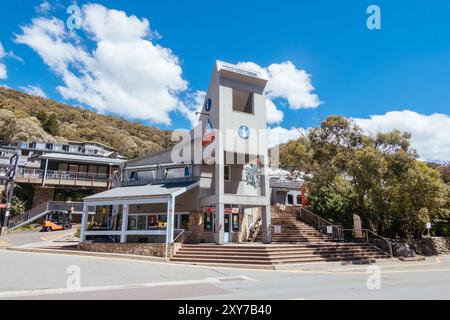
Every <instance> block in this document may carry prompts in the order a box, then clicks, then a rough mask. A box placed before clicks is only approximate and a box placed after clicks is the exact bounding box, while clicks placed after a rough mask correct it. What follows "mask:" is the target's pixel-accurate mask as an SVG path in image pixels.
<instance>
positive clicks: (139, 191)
mask: <svg viewBox="0 0 450 320" xmlns="http://www.w3.org/2000/svg"><path fill="white" fill-rule="evenodd" d="M198 186H199V183H198V182H195V183H192V182H189V183H167V184H154V185H145V186H137V187H136V186H135V187H120V188H115V189H111V190H108V191H105V192H101V193H98V194H95V195H93V196H90V197H86V198H84V201H85V202H86V203H89V204H91V203H95V202H96V201H109V200H111V201H118V200H139V199H151V198H162V197H168V196H173V197H176V196H179V195H181V194H183V193H185V192H187V191H189V190H192V189H194V188H196V187H198Z"/></svg>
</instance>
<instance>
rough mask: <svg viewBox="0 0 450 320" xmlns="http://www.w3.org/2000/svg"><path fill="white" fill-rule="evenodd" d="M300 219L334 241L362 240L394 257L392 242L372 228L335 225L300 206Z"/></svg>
mask: <svg viewBox="0 0 450 320" xmlns="http://www.w3.org/2000/svg"><path fill="white" fill-rule="evenodd" d="M300 219H301V220H303V221H305V222H306V223H308V224H310V225H312V226H313V227H315V228H316V229H317V230H318V231H319V232H320V233H322V234H323V235H325V236H327V237H328V238H329V239H330V240H334V241H351V242H363V243H366V244H368V245H369V246H371V247H373V248H375V249H377V250H379V251H381V252H383V253H385V254H387V255H388V256H390V257H391V258H393V257H394V252H393V245H392V242H391V241H390V240H389V239H387V238H384V237H382V236H380V235H378V234H376V233H375V232H373V231H372V230H368V229H344V228H342V227H339V226H336V225H335V224H333V223H331V222H330V221H328V220H325V219H323V218H322V217H319V216H318V215H316V214H314V213H312V212H311V211H309V210H307V209H305V208H301V209H300Z"/></svg>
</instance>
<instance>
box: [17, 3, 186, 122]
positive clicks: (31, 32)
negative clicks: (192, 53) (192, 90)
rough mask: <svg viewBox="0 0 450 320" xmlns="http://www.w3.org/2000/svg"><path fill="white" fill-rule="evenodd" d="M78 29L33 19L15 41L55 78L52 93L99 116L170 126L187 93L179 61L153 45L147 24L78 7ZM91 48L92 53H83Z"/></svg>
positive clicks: (110, 12) (115, 13) (94, 7)
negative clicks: (80, 20)
mask: <svg viewBox="0 0 450 320" xmlns="http://www.w3.org/2000/svg"><path fill="white" fill-rule="evenodd" d="M82 14H83V23H82V27H81V30H78V31H77V32H79V33H81V32H84V33H85V35H86V39H83V38H81V37H78V36H77V34H76V33H74V32H69V31H68V30H67V29H66V28H65V24H64V22H63V21H61V20H59V19H56V18H54V17H53V18H36V19H33V21H32V23H31V24H29V25H26V26H22V34H20V35H17V36H16V42H17V43H21V44H26V45H28V46H30V47H31V48H32V49H34V50H35V51H36V52H37V53H38V54H39V55H40V56H41V58H42V59H43V61H44V62H45V63H46V64H47V65H48V66H49V67H50V68H51V69H52V70H53V71H54V72H55V73H56V74H58V75H59V76H60V77H61V79H62V81H63V83H64V84H63V85H61V86H59V87H57V90H58V91H59V92H60V94H61V95H62V96H63V97H64V98H65V99H72V100H76V101H77V102H79V103H82V104H85V105H88V106H90V107H92V108H93V109H95V110H97V111H99V112H105V113H106V112H111V113H115V114H119V115H122V116H129V117H132V118H139V119H143V120H148V121H151V122H154V123H161V124H166V125H169V124H171V119H170V116H169V113H170V112H172V111H175V110H177V109H179V108H180V104H181V103H182V102H181V99H180V98H179V94H180V93H181V92H183V91H184V90H186V89H187V85H188V84H187V82H186V81H185V80H183V78H182V69H181V66H180V63H179V61H178V58H177V57H176V56H175V55H174V54H173V53H172V52H171V50H170V49H167V48H164V47H162V46H160V45H158V44H155V43H154V42H153V41H152V39H151V38H150V36H151V35H152V31H151V30H150V23H149V21H148V20H146V19H139V18H137V17H135V16H127V15H126V13H125V12H123V11H118V10H109V9H107V8H105V7H104V6H101V5H96V4H89V5H85V6H83V7H82ZM89 45H90V46H91V47H93V48H94V49H93V50H88V49H86V48H88V47H89Z"/></svg>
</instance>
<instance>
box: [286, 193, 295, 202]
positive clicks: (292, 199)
mask: <svg viewBox="0 0 450 320" xmlns="http://www.w3.org/2000/svg"><path fill="white" fill-rule="evenodd" d="M287 199H288V204H290V205H294V196H293V195H292V194H288V196H287Z"/></svg>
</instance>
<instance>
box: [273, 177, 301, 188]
mask: <svg viewBox="0 0 450 320" xmlns="http://www.w3.org/2000/svg"><path fill="white" fill-rule="evenodd" d="M302 184H303V183H302V182H300V181H293V180H278V179H271V180H270V187H271V188H287V189H297V190H300V188H301V187H302Z"/></svg>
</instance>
